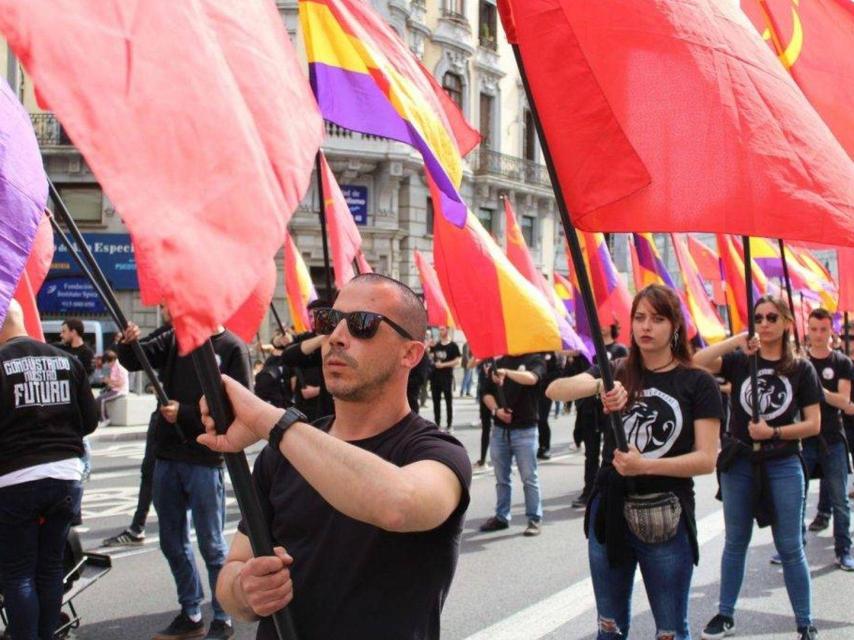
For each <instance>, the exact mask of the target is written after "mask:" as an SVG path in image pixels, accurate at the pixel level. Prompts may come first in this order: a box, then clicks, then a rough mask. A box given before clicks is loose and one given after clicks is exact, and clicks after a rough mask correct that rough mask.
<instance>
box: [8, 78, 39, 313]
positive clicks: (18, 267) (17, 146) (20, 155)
mask: <svg viewBox="0 0 854 640" xmlns="http://www.w3.org/2000/svg"><path fill="white" fill-rule="evenodd" d="M46 204H47V176H45V173H44V166H43V165H42V157H41V153H40V152H39V144H38V142H36V135H35V133H33V125H32V123H31V122H30V116H29V115H28V114H27V112H26V111H24V107H23V105H22V104H21V103H20V102H19V101H18V98H17V97H15V94H14V93H13V92H12V90H11V89H10V88H9V85H8V84H6V82H5V81H0V324H2V323H3V321H4V320H5V319H6V312H7V311H8V309H9V301H10V300H11V299H12V296H13V294H14V293H15V289H16V287H17V286H18V280H19V279H20V278H21V273H23V271H24V266H25V265H26V264H27V258H28V257H29V255H30V249H31V248H32V246H33V239H34V238H35V237H36V231H37V230H38V228H39V220H41V217H42V214H43V213H44V209H45V205H46Z"/></svg>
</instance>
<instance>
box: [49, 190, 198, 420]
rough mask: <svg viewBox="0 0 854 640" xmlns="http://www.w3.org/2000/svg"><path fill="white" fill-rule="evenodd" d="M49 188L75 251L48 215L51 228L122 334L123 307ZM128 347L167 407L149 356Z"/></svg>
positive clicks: (125, 322) (135, 343)
mask: <svg viewBox="0 0 854 640" xmlns="http://www.w3.org/2000/svg"><path fill="white" fill-rule="evenodd" d="M48 187H49V189H50V196H51V198H52V199H53V202H54V204H55V206H56V212H55V214H57V215H59V217H60V219H61V220H62V223H63V224H64V225H65V226H66V228H67V229H68V231H69V232H70V233H71V237H72V238H73V239H74V243H76V244H77V247H76V250H75V247H74V244H73V243H72V242H70V241H69V239H68V237H67V236H66V235H65V233H64V232H63V231H62V229H61V228H60V227H59V224H58V223H57V222H58V221H57V220H56V219H55V217H54V216H51V217H50V220H51V224H52V225H53V229H54V231H55V232H56V233H58V234H59V237H60V239H61V240H62V242H63V244H65V246H66V247H67V248H68V252H69V253H70V254H71V255H72V256H73V257H74V259H75V260H76V261H77V264H78V265H79V266H80V269H81V270H82V271H83V273H84V275H85V276H86V277H87V278H88V279H89V281H90V282H91V283H92V286H93V287H95V290H96V291H97V292H98V295H100V296H101V299H102V300H103V301H104V305H105V306H106V307H107V310H108V311H109V312H110V315H111V316H112V317H113V320H114V321H115V323H116V326H118V328H119V330H120V331H124V330H125V329H127V326H128V320H127V317H125V314H124V313H123V312H122V308H121V307H120V306H119V302H118V300H117V299H116V294H115V293H114V292H113V290H112V288H111V287H110V283H109V282H108V281H107V277H106V276H105V275H104V272H103V271H101V267H100V266H98V263H97V262H96V261H95V256H93V255H92V252H91V251H90V250H89V247H88V246H87V245H86V241H85V240H84V239H83V234H82V233H80V229H78V228H77V224H76V223H75V222H74V219H73V218H72V217H71V213H69V211H68V207H66V206H65V202H64V201H63V200H62V198H61V197H60V195H59V192H58V191H57V190H56V186H55V185H54V184H53V181H52V180H50V179H48ZM129 346H130V348H131V349H132V350H133V355H134V356H135V357H136V359H137V361H139V363H140V365H142V368H143V370H144V371H145V375H146V376H147V377H148V380H149V382H151V385H152V387H153V388H154V393H155V395H156V396H157V402H158V403H159V404H160V405H166V404H169V396H167V395H166V391H164V389H163V385H161V384H160V380H159V379H158V378H157V374H156V373H155V372H154V367H152V366H151V362H149V360H148V357H147V356H146V355H145V352H144V351H143V350H142V347H141V346H140V344H139V341H137V340H134V341H133V342H131V343H129ZM178 431H179V433H181V431H180V429H179V430H178ZM182 435H183V434H182Z"/></svg>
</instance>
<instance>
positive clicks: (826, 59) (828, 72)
mask: <svg viewBox="0 0 854 640" xmlns="http://www.w3.org/2000/svg"><path fill="white" fill-rule="evenodd" d="M741 8H742V9H743V10H744V12H745V13H746V14H747V17H749V18H750V21H751V22H752V23H753V25H754V26H755V27H756V29H757V31H759V33H761V34H762V38H763V39H764V40H765V41H766V42H767V43H768V46H769V47H771V50H772V51H773V52H774V53H775V54H776V55H777V57H778V58H779V59H780V62H782V63H783V66H784V67H785V68H786V69H788V71H789V73H791V74H792V77H793V78H794V79H795V82H797V83H798V86H799V87H800V88H801V90H802V91H803V92H804V95H805V96H806V97H807V98H808V99H809V101H810V102H811V103H812V105H813V106H814V107H815V109H816V111H818V113H819V115H820V116H821V117H822V118H823V119H824V121H825V122H826V123H827V126H828V127H830V130H831V131H833V133H834V135H836V138H837V139H838V140H839V142H840V143H842V146H843V147H845V150H846V151H848V155H849V156H851V158H854V108H852V107H854V58H852V55H851V54H852V52H854V3H852V2H851V0H809V1H808V2H798V1H795V2H792V0H741Z"/></svg>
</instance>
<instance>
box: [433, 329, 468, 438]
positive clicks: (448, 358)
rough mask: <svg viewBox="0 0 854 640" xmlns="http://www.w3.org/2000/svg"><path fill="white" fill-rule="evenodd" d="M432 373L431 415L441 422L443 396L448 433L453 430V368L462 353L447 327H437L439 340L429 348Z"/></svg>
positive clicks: (458, 361) (458, 364)
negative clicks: (443, 398)
mask: <svg viewBox="0 0 854 640" xmlns="http://www.w3.org/2000/svg"><path fill="white" fill-rule="evenodd" d="M430 358H431V359H432V360H433V373H432V374H431V376H430V391H431V392H432V394H433V416H434V418H435V421H436V424H437V425H441V424H442V396H444V397H445V412H446V414H447V415H446V417H447V419H448V421H447V422H446V423H445V424H446V425H447V430H448V433H453V431H454V395H453V393H452V390H453V388H454V368H455V367H458V366H460V362H462V354H461V353H460V348H459V347H458V346H457V343H456V342H454V341H453V340H451V336H450V332H449V331H448V327H439V341H438V342H437V343H436V344H434V345H433V346H432V347H431V348H430Z"/></svg>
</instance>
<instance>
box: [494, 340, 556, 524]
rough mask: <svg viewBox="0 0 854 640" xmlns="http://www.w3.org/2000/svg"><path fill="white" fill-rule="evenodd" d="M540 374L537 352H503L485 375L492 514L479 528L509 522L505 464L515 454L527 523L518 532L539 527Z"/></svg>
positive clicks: (542, 369)
mask: <svg viewBox="0 0 854 640" xmlns="http://www.w3.org/2000/svg"><path fill="white" fill-rule="evenodd" d="M545 374H546V361H545V360H544V359H543V356H542V354H538V353H531V354H527V355H522V356H503V357H501V358H498V360H496V361H495V366H494V367H493V369H492V370H491V372H490V376H489V378H488V379H487V381H486V385H485V387H484V396H483V402H484V404H486V406H487V407H488V408H489V411H490V412H491V413H492V420H493V425H492V435H491V438H490V442H489V446H490V450H491V451H492V453H491V457H492V466H493V467H494V469H495V491H496V494H497V495H496V504H495V516H493V517H492V518H490V519H489V520H487V521H486V522H485V523H484V524H483V525H482V526H481V527H480V530H481V531H499V530H501V529H506V528H507V527H508V526H510V503H511V487H512V485H511V481H510V480H511V479H510V464H511V463H512V461H513V458H514V457H515V458H516V466H518V468H519V475H520V476H521V478H522V484H523V485H524V488H525V517H526V518H527V519H528V527H527V528H526V529H525V532H524V535H526V536H536V535H539V533H540V520H542V518H543V502H542V498H541V497H540V480H539V476H538V475H537V448H538V446H539V434H538V432H537V419H538V417H539V404H540V402H539V399H540V396H539V390H538V384H539V382H540V380H542V379H543V377H544V376H545Z"/></svg>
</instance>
